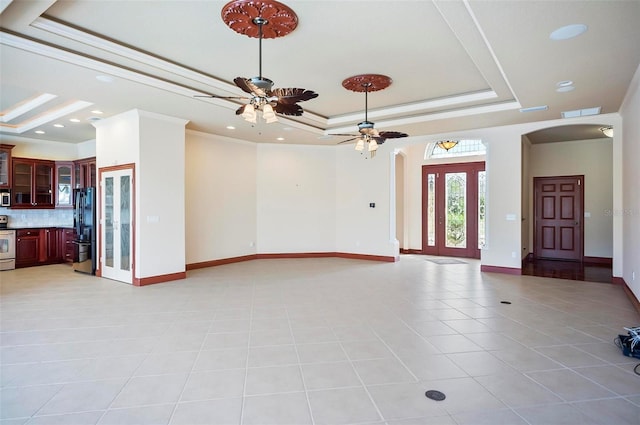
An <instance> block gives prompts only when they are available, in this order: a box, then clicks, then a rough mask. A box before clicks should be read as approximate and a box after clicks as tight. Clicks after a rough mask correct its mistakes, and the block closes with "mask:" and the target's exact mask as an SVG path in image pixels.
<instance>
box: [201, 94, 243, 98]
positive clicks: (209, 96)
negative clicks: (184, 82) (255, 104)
mask: <svg viewBox="0 0 640 425" xmlns="http://www.w3.org/2000/svg"><path fill="white" fill-rule="evenodd" d="M193 97H208V98H212V99H248V98H247V97H245V96H218V95H215V94H196V95H194V96H193Z"/></svg>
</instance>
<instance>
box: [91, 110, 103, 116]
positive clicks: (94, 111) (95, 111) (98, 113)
mask: <svg viewBox="0 0 640 425" xmlns="http://www.w3.org/2000/svg"><path fill="white" fill-rule="evenodd" d="M91 113H92V114H96V115H102V111H101V110H99V109H94V110H93V111H91Z"/></svg>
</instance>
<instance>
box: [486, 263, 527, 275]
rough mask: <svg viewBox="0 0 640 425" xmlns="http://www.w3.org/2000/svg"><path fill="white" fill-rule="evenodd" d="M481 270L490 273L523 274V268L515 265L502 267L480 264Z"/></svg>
mask: <svg viewBox="0 0 640 425" xmlns="http://www.w3.org/2000/svg"><path fill="white" fill-rule="evenodd" d="M480 271H481V272H488V273H503V274H512V275H521V274H522V269H517V268H515V267H500V266H485V265H481V266H480Z"/></svg>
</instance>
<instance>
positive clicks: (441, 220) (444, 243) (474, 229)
mask: <svg viewBox="0 0 640 425" xmlns="http://www.w3.org/2000/svg"><path fill="white" fill-rule="evenodd" d="M484 182H485V172H484V162H471V163H460V164H446V165H425V166H423V167H422V252H423V253H424V254H430V255H446V256H452V257H467V258H480V246H481V245H483V244H484V228H485V226H484V218H485V215H484V193H485V190H484V187H485V185H484Z"/></svg>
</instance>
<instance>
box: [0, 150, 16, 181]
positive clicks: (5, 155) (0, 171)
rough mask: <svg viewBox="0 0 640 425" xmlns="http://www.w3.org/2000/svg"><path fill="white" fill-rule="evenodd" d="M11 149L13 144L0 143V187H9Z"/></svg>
mask: <svg viewBox="0 0 640 425" xmlns="http://www.w3.org/2000/svg"><path fill="white" fill-rule="evenodd" d="M11 149H13V145H4V144H0V188H10V187H11Z"/></svg>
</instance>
